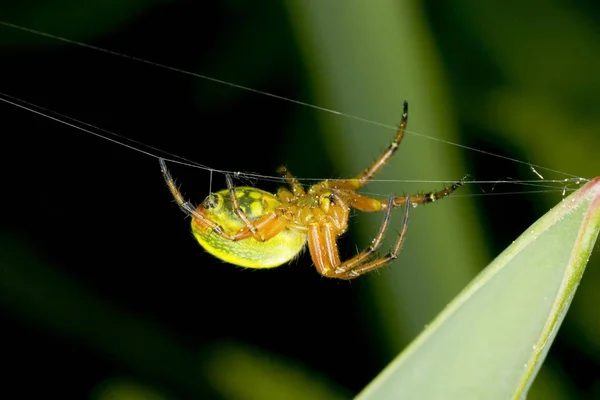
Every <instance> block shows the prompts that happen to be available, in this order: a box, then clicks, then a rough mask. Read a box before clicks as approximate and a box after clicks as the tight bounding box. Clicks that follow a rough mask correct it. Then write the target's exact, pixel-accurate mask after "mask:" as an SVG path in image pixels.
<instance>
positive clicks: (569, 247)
mask: <svg viewBox="0 0 600 400" xmlns="http://www.w3.org/2000/svg"><path fill="white" fill-rule="evenodd" d="M506 212H507V214H510V210H506ZM599 229H600V178H595V179H594V180H592V181H591V182H589V183H587V184H586V185H585V186H583V187H582V188H581V189H579V190H578V191H576V192H574V193H573V194H572V195H570V196H569V197H567V198H566V199H564V200H563V201H562V202H561V203H560V204H558V205H557V206H556V207H554V208H553V209H552V210H551V211H549V212H548V213H547V214H546V215H544V216H543V217H542V218H541V219H540V220H538V221H537V222H536V223H534V224H533V225H532V226H531V227H530V228H529V229H527V231H526V232H525V233H523V234H522V235H521V237H519V238H518V239H517V240H516V241H515V242H513V243H512V244H511V245H510V246H509V247H508V248H507V249H506V250H505V251H504V252H503V253H502V254H501V255H500V256H499V257H498V258H496V259H495V260H494V261H493V262H492V263H491V264H490V265H489V266H488V267H487V268H486V269H485V270H484V271H483V272H482V273H481V274H480V275H479V276H478V277H477V278H476V279H475V280H474V281H473V282H471V284H470V285H469V286H468V287H467V288H465V289H464V290H463V291H462V292H461V294H459V295H458V296H457V297H456V298H455V299H454V300H453V301H452V302H451V303H450V304H449V305H448V307H446V309H445V310H444V311H443V312H442V313H441V314H440V315H439V316H438V317H437V318H436V319H435V320H434V321H433V323H432V324H431V325H430V326H428V327H427V328H426V329H425V331H424V332H423V333H422V334H421V335H420V336H419V337H418V338H417V339H416V340H415V341H414V342H413V343H412V344H411V345H410V346H409V347H408V348H407V349H406V350H405V351H404V352H403V353H402V354H400V355H399V356H398V357H397V358H396V359H395V360H394V361H393V362H392V363H391V364H390V365H389V366H388V367H387V368H386V369H384V370H383V371H382V373H381V374H380V375H379V376H378V377H377V378H375V380H373V381H372V382H371V383H370V384H369V385H368V386H367V387H366V388H365V389H364V390H363V392H362V393H361V394H360V395H359V396H358V398H359V399H363V400H364V399H388V398H395V399H396V398H407V399H458V398H460V399H470V398H486V399H496V398H497V399H509V398H525V396H526V394H527V391H528V389H529V387H530V385H531V383H532V381H533V379H534V378H535V375H536V373H537V371H538V370H539V368H540V366H541V364H542V362H543V360H544V358H545V356H546V354H547V352H548V349H549V347H550V345H551V343H552V341H553V339H554V337H555V336H556V333H557V331H558V327H559V326H560V323H561V322H562V320H563V318H564V316H565V314H566V311H567V309H568V307H569V304H570V303H571V300H572V299H573V296H574V294H575V290H576V289H577V286H578V285H579V281H580V280H581V277H582V275H583V271H584V270H585V266H586V264H587V261H588V259H589V257H590V253H591V251H592V249H593V246H594V243H595V241H596V238H597V236H598V231H599Z"/></svg>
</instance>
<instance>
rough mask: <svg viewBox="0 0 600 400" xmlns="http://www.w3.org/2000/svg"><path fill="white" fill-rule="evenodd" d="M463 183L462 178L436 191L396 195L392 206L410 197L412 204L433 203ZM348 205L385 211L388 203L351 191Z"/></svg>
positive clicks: (367, 209) (404, 201)
mask: <svg viewBox="0 0 600 400" xmlns="http://www.w3.org/2000/svg"><path fill="white" fill-rule="evenodd" d="M463 183H464V178H463V180H460V181H458V182H455V183H453V184H452V185H450V186H448V187H445V188H444V189H442V190H440V191H438V192H429V193H421V194H413V195H410V196H396V197H394V199H393V202H392V207H393V208H396V207H402V206H404V205H405V204H406V202H407V201H408V200H409V199H410V203H411V204H412V205H413V206H416V205H420V204H427V203H433V202H434V201H436V200H439V199H442V198H444V197H446V196H449V195H450V194H452V192H454V191H455V190H456V189H458V188H459V187H461V186H462V185H463ZM349 205H350V206H351V207H352V208H354V209H356V210H360V211H367V212H371V211H385V210H387V208H388V203H386V202H384V201H381V200H379V199H375V198H372V197H369V196H363V195H361V194H358V193H353V194H352V195H351V196H350V201H349Z"/></svg>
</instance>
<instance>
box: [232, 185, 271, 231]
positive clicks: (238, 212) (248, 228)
mask: <svg viewBox="0 0 600 400" xmlns="http://www.w3.org/2000/svg"><path fill="white" fill-rule="evenodd" d="M225 181H226V182H227V188H228V189H229V196H230V197H231V205H232V206H233V212H235V215H237V216H238V218H239V219H241V220H242V222H243V223H244V225H246V229H242V230H241V231H240V232H238V234H237V235H235V236H234V239H233V240H241V239H245V238H246V237H248V236H249V235H247V231H249V232H250V234H251V235H252V237H253V238H254V239H256V240H258V241H259V242H264V241H265V240H267V239H266V238H265V236H264V235H263V232H259V230H258V228H257V227H256V226H255V225H254V222H252V221H250V218H248V216H247V215H246V213H245V212H244V210H242V208H241V207H240V203H239V202H238V199H237V196H236V195H235V187H234V186H233V181H232V180H231V176H229V175H228V174H226V175H225ZM268 216H269V215H267V217H268Z"/></svg>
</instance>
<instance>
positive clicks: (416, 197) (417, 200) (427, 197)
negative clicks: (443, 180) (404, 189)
mask: <svg viewBox="0 0 600 400" xmlns="http://www.w3.org/2000/svg"><path fill="white" fill-rule="evenodd" d="M467 177H468V175H466V176H465V177H464V178H462V179H461V180H460V181H458V182H454V183H453V184H452V185H450V186H447V187H445V188H444V189H442V190H440V191H438V192H429V193H422V194H413V195H410V196H397V197H395V198H394V207H401V206H403V205H404V204H406V202H407V201H408V200H409V199H410V202H411V204H412V205H413V206H416V205H419V204H427V203H433V202H434V201H437V200H439V199H443V198H444V197H446V196H449V195H450V194H451V193H452V192H454V191H455V190H456V189H458V188H459V187H461V186H462V185H463V184H464V183H465V180H466V179H467Z"/></svg>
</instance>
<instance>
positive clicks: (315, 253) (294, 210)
mask: <svg viewBox="0 0 600 400" xmlns="http://www.w3.org/2000/svg"><path fill="white" fill-rule="evenodd" d="M407 121H408V103H407V102H404V111H403V114H402V120H401V122H400V125H399V127H398V130H397V132H396V135H395V137H394V140H393V141H392V143H391V144H390V145H389V146H388V147H387V149H386V150H385V151H384V152H383V153H382V154H381V155H380V156H379V158H377V159H376V160H375V161H374V162H373V163H372V164H371V165H370V166H369V167H368V168H367V169H365V170H364V171H363V172H362V173H360V174H359V175H358V176H356V177H354V178H351V179H343V180H324V181H321V182H318V183H316V184H314V185H312V186H311V187H310V188H308V190H305V188H304V187H303V186H302V185H301V184H300V183H299V181H298V180H297V179H296V178H295V177H294V176H293V175H292V174H291V173H290V172H289V171H288V170H287V169H286V168H285V167H281V168H279V170H278V172H279V173H280V174H281V175H282V176H283V177H284V179H285V181H286V183H287V184H288V185H289V189H288V188H283V187H282V188H279V190H278V191H277V194H272V193H269V192H266V191H264V190H260V189H257V188H254V187H234V185H233V182H232V180H231V177H230V176H229V175H226V176H225V178H226V181H227V189H224V190H221V191H219V192H216V193H211V194H209V195H208V197H206V199H205V200H204V201H203V202H202V204H200V205H199V206H198V207H196V208H195V207H193V206H192V205H191V204H190V203H189V202H188V201H186V200H185V199H184V198H183V196H182V194H181V193H180V192H179V190H178V189H177V187H176V185H175V182H174V180H173V178H172V177H171V174H170V173H169V171H168V170H167V166H166V164H165V161H164V160H163V159H160V166H161V170H162V173H163V176H164V179H165V181H166V183H167V186H168V187H169V190H170V191H171V194H172V195H173V197H174V198H175V201H176V203H177V204H178V205H179V207H180V208H181V209H182V210H183V211H184V212H185V213H186V214H187V215H189V216H190V217H191V219H192V233H193V235H194V236H195V238H196V239H197V241H198V242H199V243H200V245H202V247H204V249H205V250H206V251H208V252H209V253H211V254H212V255H214V256H215V257H217V258H219V259H221V260H223V261H226V262H229V263H231V264H235V265H239V266H242V267H247V268H272V267H277V266H280V265H282V264H285V263H287V262H289V261H291V260H293V259H294V258H296V257H297V256H298V255H299V254H300V253H301V252H302V250H303V249H304V247H305V246H306V243H307V242H308V248H309V251H310V255H311V257H312V260H313V263H314V265H315V267H316V268H317V271H318V272H319V273H320V274H321V275H322V276H325V277H328V278H338V279H353V278H356V277H358V276H360V275H363V274H365V273H367V272H370V271H373V270H376V269H378V268H381V267H384V266H386V265H388V264H390V263H391V262H392V261H393V260H395V259H396V258H397V256H398V253H399V252H400V249H401V247H402V244H403V243H404V239H405V237H406V231H407V227H408V216H409V210H410V207H411V205H412V206H417V205H419V204H426V203H431V202H434V201H436V200H438V199H440V198H443V197H446V196H448V195H450V194H451V193H452V192H454V191H455V190H456V189H457V188H458V187H459V186H461V185H462V184H463V182H464V179H463V180H461V181H458V182H456V183H454V184H452V185H450V186H448V187H446V188H445V189H443V190H440V191H438V192H430V193H426V194H414V195H410V196H395V197H394V196H390V197H389V198H388V200H387V201H381V200H378V199H374V198H371V197H367V196H364V195H361V194H359V193H357V192H356V191H357V190H358V189H360V188H361V187H363V186H364V185H365V184H367V183H368V182H369V181H370V180H371V179H372V178H373V177H374V176H375V174H376V173H377V172H379V170H381V168H382V167H383V166H384V165H385V164H386V163H387V161H388V160H389V159H390V158H391V157H392V156H393V155H394V153H395V152H396V150H398V146H399V145H400V142H401V141H402V138H403V137H404V133H405V131H406V125H407ZM402 206H404V209H405V211H404V222H403V224H402V227H401V229H400V233H399V235H398V239H397V240H396V243H395V244H394V246H393V247H392V248H391V250H390V251H389V253H387V254H386V255H385V256H383V257H375V253H376V252H377V250H378V249H379V248H380V247H381V244H382V241H383V238H384V235H385V233H386V231H387V229H388V225H389V221H390V216H391V212H392V209H394V208H396V207H402ZM351 209H355V210H359V211H383V212H384V213H385V214H384V218H383V222H382V224H381V226H380V228H379V232H378V233H377V235H376V236H375V238H374V239H373V240H372V242H371V244H370V246H369V247H368V248H367V249H366V250H364V251H362V252H360V253H358V254H357V255H355V256H354V257H352V258H350V259H348V260H346V261H343V262H342V261H341V260H340V255H339V253H338V247H337V243H336V241H337V238H338V237H339V236H341V235H342V234H343V233H344V232H346V230H347V229H348V217H349V214H350V210H351Z"/></svg>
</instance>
